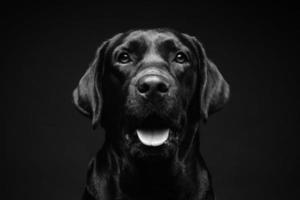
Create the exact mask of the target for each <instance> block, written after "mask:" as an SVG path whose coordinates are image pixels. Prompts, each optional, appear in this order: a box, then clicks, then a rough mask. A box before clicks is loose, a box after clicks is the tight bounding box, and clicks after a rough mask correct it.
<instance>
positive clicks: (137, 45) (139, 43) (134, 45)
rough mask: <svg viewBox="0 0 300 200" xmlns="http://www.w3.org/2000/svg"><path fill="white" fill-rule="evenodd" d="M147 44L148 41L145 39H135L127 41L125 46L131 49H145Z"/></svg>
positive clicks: (134, 50)
mask: <svg viewBox="0 0 300 200" xmlns="http://www.w3.org/2000/svg"><path fill="white" fill-rule="evenodd" d="M145 46H146V41H145V40H144V39H134V40H129V41H128V42H127V43H125V45H124V48H126V49H127V50H129V51H133V52H136V51H143V49H145Z"/></svg>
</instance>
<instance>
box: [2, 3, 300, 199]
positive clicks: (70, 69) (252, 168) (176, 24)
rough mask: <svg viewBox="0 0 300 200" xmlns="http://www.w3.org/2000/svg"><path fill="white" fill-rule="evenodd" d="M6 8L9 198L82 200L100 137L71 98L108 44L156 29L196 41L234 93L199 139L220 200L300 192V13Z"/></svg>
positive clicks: (148, 6) (239, 8) (172, 7)
mask: <svg viewBox="0 0 300 200" xmlns="http://www.w3.org/2000/svg"><path fill="white" fill-rule="evenodd" d="M3 10H4V12H5V16H4V18H3V19H4V23H3V24H4V28H5V29H4V30H5V32H4V33H5V36H4V37H3V39H4V42H3V43H2V48H3V49H2V50H3V53H2V55H4V58H3V60H2V61H4V66H2V67H1V68H2V73H1V81H2V82H3V84H2V86H4V88H3V90H2V91H3V92H2V95H3V97H2V101H4V103H2V106H1V107H2V109H3V110H4V114H3V112H2V116H3V117H4V121H2V122H4V134H3V133H2V134H1V150H3V151H2V157H3V158H4V161H5V162H4V165H3V164H2V166H1V167H2V172H3V173H4V177H5V179H4V180H5V181H4V187H2V188H4V190H5V195H7V196H6V198H5V199H30V200H35V199H45V200H48V199H49V200H50V199H80V196H81V192H82V190H83V186H84V182H85V173H86V169H87V164H88V161H89V159H90V158H91V157H92V156H93V154H94V153H95V152H96V151H97V150H98V149H99V148H100V147H101V144H102V142H103V138H104V137H103V134H101V132H102V130H100V129H98V130H96V131H92V129H91V125H90V122H89V120H87V119H86V118H84V117H82V116H81V115H80V114H79V113H78V112H77V111H75V109H74V107H73V105H72V103H71V93H72V90H73V89H74V87H75V86H76V85H77V82H78V80H79V78H80V77H81V75H82V74H83V73H84V71H85V69H86V68H87V67H88V63H89V62H90V61H91V60H92V58H93V55H94V53H95V50H96V48H97V46H98V45H100V44H101V42H102V41H103V40H105V39H107V38H109V37H111V36H112V35H114V34H116V33H119V32H122V31H126V30H128V29H132V28H153V27H171V28H174V29H177V30H179V31H182V32H186V33H189V34H191V35H195V36H197V37H198V38H199V39H200V40H201V41H202V42H203V44H204V46H205V47H206V50H207V54H208V56H209V57H210V58H211V59H212V60H213V61H214V62H215V63H216V64H217V65H218V66H219V69H220V71H221V72H222V73H223V75H224V77H225V78H226V79H227V81H228V82H229V83H230V85H231V89H232V96H231V97H232V98H231V101H230V102H229V103H228V105H227V106H226V108H225V109H224V110H223V111H221V112H219V113H217V114H215V115H213V116H211V117H210V119H209V120H208V123H207V125H206V126H205V127H203V133H202V147H201V148H202V153H203V155H204V158H205V159H206V161H207V165H208V167H209V169H210V171H211V173H212V176H213V185H214V188H215V192H216V194H217V197H218V199H220V200H227V199H228V200H229V199H230V200H234V199H236V200H238V199H244V200H248V199H249V200H250V199H258V200H259V199H261V200H265V199H273V200H275V199H288V198H292V197H296V195H299V183H298V182H299V174H300V173H299V172H298V170H299V161H298V160H299V151H298V150H297V146H298V142H299V136H298V134H299V133H298V131H297V130H296V126H297V124H296V120H297V117H299V114H298V105H299V103H298V101H299V99H298V98H297V93H298V92H299V91H298V87H297V86H296V84H297V83H298V82H299V81H298V80H297V77H298V75H297V73H296V72H297V68H298V67H299V66H298V62H296V59H297V56H298V53H299V48H298V46H297V45H298V38H297V37H296V36H298V35H299V30H298V25H299V21H298V19H297V12H298V13H299V9H298V8H296V7H294V5H288V4H287V3H285V4H284V5H282V4H271V3H270V4H264V5H262V4H261V3H260V4H254V3H251V4H236V5H227V4H226V5H225V4H209V5H208V4H205V5H204V4H199V5H198V4H183V3H181V4H179V3H175V2H173V3H168V4H167V3H166V4H162V3H160V4H157V3H155V2H151V3H150V2H149V3H145V2H140V3H139V5H138V4H129V3H128V2H124V3H122V4H119V3H110V4H104V3H98V4H93V5H87V4H85V5H80V4H74V3H72V4H68V5H67V4H64V5H62V4H57V5H53V4H52V5H46V4H32V5H30V4H26V5H24V4H17V3H16V4H14V5H10V6H7V7H4V6H3ZM297 50H298V51H297ZM2 181H3V179H2ZM297 190H298V191H297Z"/></svg>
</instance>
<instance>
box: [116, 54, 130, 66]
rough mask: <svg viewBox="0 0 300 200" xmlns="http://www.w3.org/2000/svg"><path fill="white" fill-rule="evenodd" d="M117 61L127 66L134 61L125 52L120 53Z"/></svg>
mask: <svg viewBox="0 0 300 200" xmlns="http://www.w3.org/2000/svg"><path fill="white" fill-rule="evenodd" d="M117 60H118V62H119V63H122V64H126V63H129V62H131V61H132V60H131V58H130V56H129V54H128V53H125V52H123V53H120V54H119V55H118V58H117Z"/></svg>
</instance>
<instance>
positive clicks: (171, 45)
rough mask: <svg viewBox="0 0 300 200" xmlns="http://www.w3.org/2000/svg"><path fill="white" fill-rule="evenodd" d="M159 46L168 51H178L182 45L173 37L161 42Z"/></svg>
mask: <svg viewBox="0 0 300 200" xmlns="http://www.w3.org/2000/svg"><path fill="white" fill-rule="evenodd" d="M158 48H159V49H163V50H167V51H177V50H178V49H179V48H180V47H179V46H178V45H177V44H176V42H175V41H174V40H173V39H168V40H165V41H162V42H160V43H159V44H158Z"/></svg>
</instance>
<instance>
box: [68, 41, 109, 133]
mask: <svg viewBox="0 0 300 200" xmlns="http://www.w3.org/2000/svg"><path fill="white" fill-rule="evenodd" d="M108 43H109V42H108V41H105V42H103V43H102V44H101V46H100V47H99V48H98V49H97V52H96V55H95V58H94V60H93V62H92V63H91V64H90V66H89V68H88V69H87V71H86V72H85V74H84V75H83V76H82V78H81V79H80V81H79V84H78V86H77V88H75V90H74V91H73V102H74V104H75V106H76V108H77V109H78V110H79V111H80V112H81V113H82V114H84V115H85V116H88V117H89V118H91V119H92V125H93V128H96V125H97V124H98V122H99V120H100V115H101V108H102V103H103V97H102V92H101V87H102V85H101V84H102V83H101V79H102V76H103V72H104V59H105V54H106V48H107V46H108Z"/></svg>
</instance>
